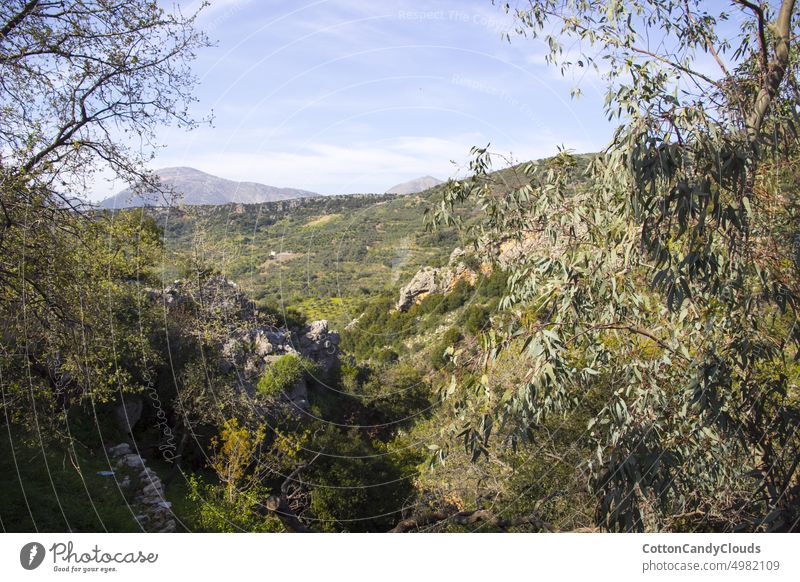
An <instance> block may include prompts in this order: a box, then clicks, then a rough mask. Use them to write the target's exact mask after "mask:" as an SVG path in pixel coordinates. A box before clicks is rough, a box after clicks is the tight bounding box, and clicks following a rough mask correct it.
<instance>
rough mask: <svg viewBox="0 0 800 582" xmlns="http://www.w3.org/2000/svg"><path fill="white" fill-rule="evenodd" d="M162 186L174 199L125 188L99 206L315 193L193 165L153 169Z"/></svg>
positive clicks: (224, 201)
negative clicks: (239, 178)
mask: <svg viewBox="0 0 800 582" xmlns="http://www.w3.org/2000/svg"><path fill="white" fill-rule="evenodd" d="M156 173H157V174H158V176H159V178H160V179H161V183H162V184H163V186H164V187H165V188H168V189H170V190H172V191H173V192H174V193H175V195H176V198H175V200H169V201H168V200H165V198H164V196H163V195H161V194H158V193H149V194H143V195H139V194H134V193H133V192H132V191H131V190H130V189H125V190H123V191H121V192H119V193H117V194H115V195H114V196H111V197H109V198H106V199H105V200H103V201H102V202H100V206H101V207H102V208H131V207H138V206H165V205H168V203H169V204H185V205H189V206H198V205H217V204H228V203H231V202H238V203H243V204H257V203H262V202H273V201H276V200H289V199H292V198H307V197H312V196H318V194H316V193H314V192H308V191H306V190H298V189H296V188H277V187H275V186H267V185H265V184H259V183H257V182H236V181H233V180H226V179H225V178H220V177H218V176H212V175H211V174H206V173H205V172H201V171H200V170H196V169H194V168H186V167H178V168H163V169H161V170H157V172H156Z"/></svg>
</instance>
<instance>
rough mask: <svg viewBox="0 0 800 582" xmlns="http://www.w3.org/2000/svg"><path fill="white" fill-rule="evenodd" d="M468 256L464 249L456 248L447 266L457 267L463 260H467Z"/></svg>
mask: <svg viewBox="0 0 800 582" xmlns="http://www.w3.org/2000/svg"><path fill="white" fill-rule="evenodd" d="M466 256H467V251H465V250H464V249H460V248H458V247H456V248H454V249H453V252H452V253H450V259H449V260H448V261H447V264H448V265H455V264H456V263H458V262H459V261H460V260H461V259H464V258H466Z"/></svg>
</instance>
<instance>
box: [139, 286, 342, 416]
mask: <svg viewBox="0 0 800 582" xmlns="http://www.w3.org/2000/svg"><path fill="white" fill-rule="evenodd" d="M149 294H150V296H151V298H152V299H153V300H154V301H159V302H163V304H164V305H165V307H166V309H167V310H168V311H172V312H173V313H175V314H177V313H178V312H182V313H183V314H184V316H188V317H191V318H193V321H194V322H195V324H193V325H191V326H190V327H192V328H194V329H195V332H194V333H195V335H196V336H197V338H198V339H199V340H200V341H202V342H203V343H205V344H206V345H208V344H211V345H213V346H214V347H216V348H217V351H218V353H219V354H220V361H219V365H220V368H221V371H222V372H223V373H230V374H232V375H233V376H234V377H235V378H236V382H237V387H238V388H239V389H240V390H243V391H245V392H246V393H248V394H249V395H251V396H252V395H254V394H255V387H256V385H257V384H258V380H259V379H260V378H261V376H262V375H263V373H264V371H265V369H266V367H267V366H268V365H269V364H270V363H271V362H273V361H275V360H277V359H278V358H280V357H282V356H285V355H289V354H296V355H302V356H304V357H306V358H308V359H309V360H311V361H313V362H314V363H315V364H316V365H317V366H318V368H319V370H320V371H321V372H323V373H327V372H330V371H331V370H332V369H333V368H334V367H335V365H336V363H337V361H338V356H339V334H338V333H336V332H335V331H331V330H329V329H328V322H327V321H326V320H319V321H313V322H311V323H309V324H308V325H306V326H305V327H304V328H302V329H295V330H288V329H286V328H281V327H278V326H276V325H274V323H273V322H272V321H271V320H270V319H269V318H267V317H265V316H264V315H262V314H261V313H260V312H259V311H258V309H257V308H256V306H255V304H254V303H253V301H251V300H250V298H249V297H248V296H247V294H245V293H244V292H243V291H242V290H241V289H240V288H239V287H238V286H237V285H236V283H233V282H232V281H229V280H228V279H226V278H225V277H223V276H220V275H217V276H212V277H208V278H206V279H204V280H203V282H202V283H201V284H197V283H196V282H191V281H183V280H178V281H175V282H174V283H173V284H172V285H170V286H169V287H167V288H166V289H163V290H160V291H157V290H149ZM286 396H287V398H289V400H290V401H291V402H292V404H294V405H296V406H297V407H300V408H307V407H308V390H307V386H306V385H305V382H303V383H302V385H298V386H296V387H295V389H293V390H290V391H289V392H288V393H287V394H286Z"/></svg>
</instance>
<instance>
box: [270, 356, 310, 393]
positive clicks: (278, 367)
mask: <svg viewBox="0 0 800 582" xmlns="http://www.w3.org/2000/svg"><path fill="white" fill-rule="evenodd" d="M313 370H314V363H313V362H311V361H310V360H308V359H306V358H303V357H302V356H296V355H294V354H287V355H285V356H282V357H281V358H280V359H278V360H275V361H274V362H272V363H271V364H269V365H268V366H267V368H266V370H264V374H263V375H262V376H261V379H260V380H259V381H258V386H257V390H258V392H259V394H261V395H262V396H267V397H275V396H279V395H281V394H283V393H284V392H286V391H287V390H288V389H289V388H291V387H292V386H293V385H294V383H295V382H297V381H298V380H300V379H301V378H303V377H304V376H305V374H313Z"/></svg>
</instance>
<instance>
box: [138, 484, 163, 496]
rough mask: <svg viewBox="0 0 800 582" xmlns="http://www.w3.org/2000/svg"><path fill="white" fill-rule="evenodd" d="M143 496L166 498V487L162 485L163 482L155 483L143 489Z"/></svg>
mask: <svg viewBox="0 0 800 582" xmlns="http://www.w3.org/2000/svg"><path fill="white" fill-rule="evenodd" d="M142 494H143V495H158V496H159V497H163V496H164V487H163V486H162V485H161V481H153V482H152V483H149V484H147V485H145V486H144V488H143V489H142Z"/></svg>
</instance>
